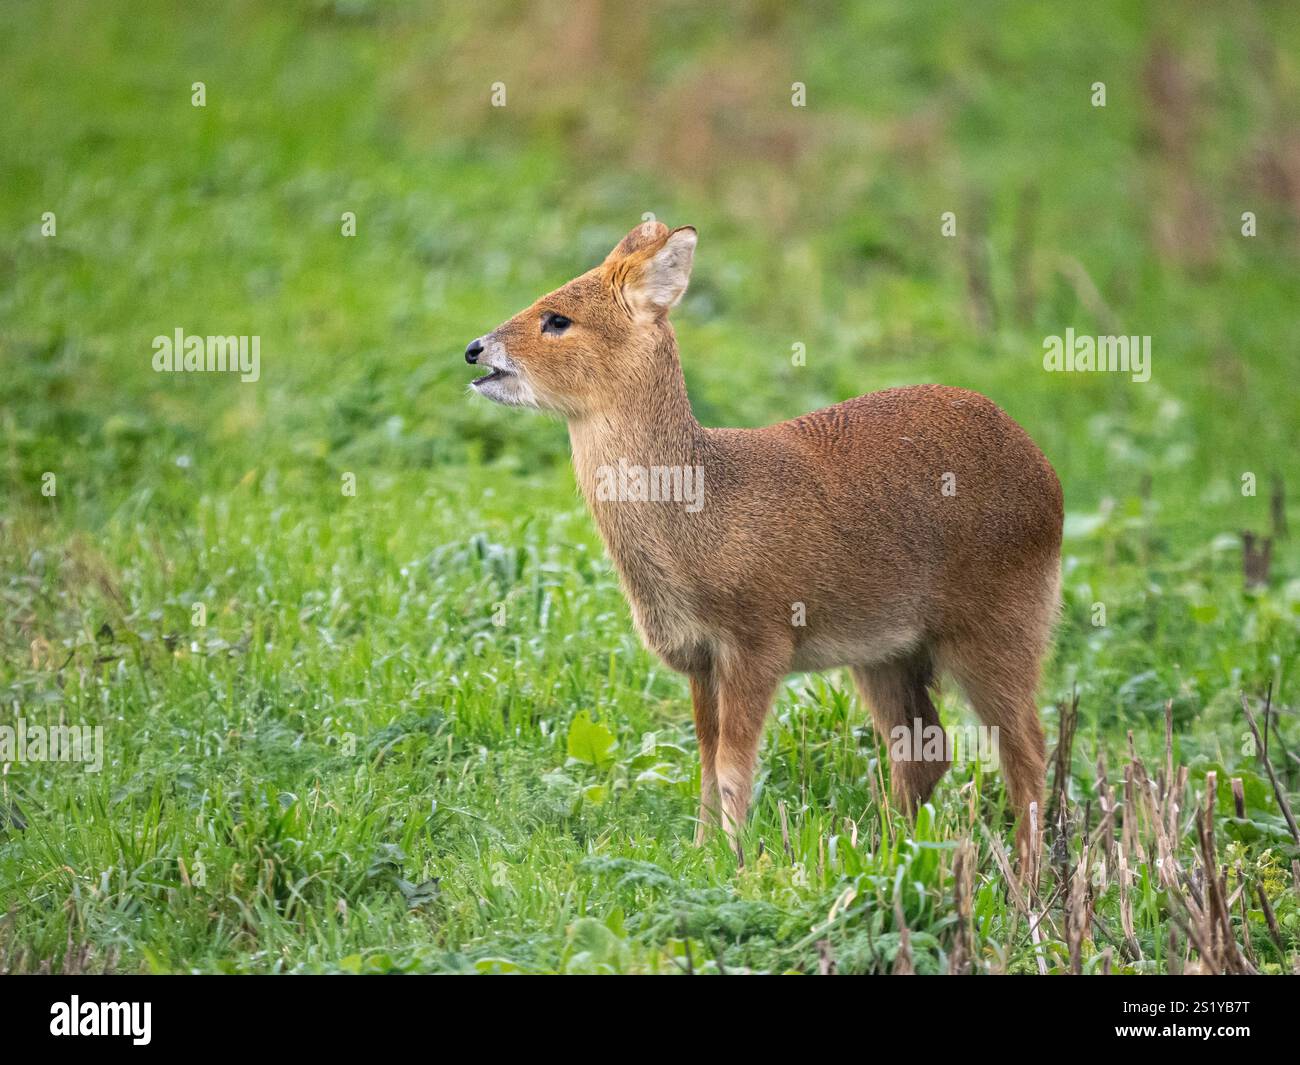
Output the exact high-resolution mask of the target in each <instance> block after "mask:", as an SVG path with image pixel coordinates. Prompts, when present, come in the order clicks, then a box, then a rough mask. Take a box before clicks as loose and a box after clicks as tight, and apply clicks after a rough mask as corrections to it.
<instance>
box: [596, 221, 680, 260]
mask: <svg viewBox="0 0 1300 1065" xmlns="http://www.w3.org/2000/svg"><path fill="white" fill-rule="evenodd" d="M667 236H668V227H667V226H666V225H664V224H663V223H662V222H656V221H655V220H654V219H651V220H650V221H648V222H642V223H641V224H640V225H639V226H637V227H636V228H635V229H633V230H632V232H631V233H629V234H628V235H627V236H626V237H624V238H623V239H622V240H620V241H619V242H618V244H616V245H615V246H614V250H613V251H612V252H610V253H609V254H608V255H607V256H605V263H606V265H609V264H610V263H615V262H617V261H618V260H620V259H626V258H628V257H629V256H632V255H635V254H636V253H637V252H639V251H644V250H645V249H646V248H652V247H655V246H656V245H658V244H660V243H662V242H663V239H664V238H665V237H667Z"/></svg>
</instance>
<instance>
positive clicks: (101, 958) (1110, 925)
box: [0, 0, 1300, 973]
mask: <svg viewBox="0 0 1300 1065" xmlns="http://www.w3.org/2000/svg"><path fill="white" fill-rule="evenodd" d="M1297 57H1300V15H1297V13H1296V11H1295V10H1294V9H1289V8H1287V7H1286V6H1284V5H1272V4H1266V3H1247V4H1231V5H1229V4H1203V5H1200V6H1198V7H1197V8H1195V9H1191V8H1185V7H1178V8H1169V7H1167V6H1162V5H1158V4H1154V3H1150V4H1148V3H1139V2H1119V0H1106V2H1102V3H1098V4H1094V5H1089V6H1088V7H1087V8H1086V9H1084V8H1078V9H1074V8H1068V7H1065V6H1062V5H1048V4H1037V3H1015V4H1007V5H992V4H986V3H957V2H947V0H945V2H940V3H935V4H927V5H924V6H921V5H912V4H907V3H903V2H901V0H890V2H885V3H880V4H872V5H862V4H855V3H848V2H843V3H841V2H834V0H818V2H815V3H811V4H807V5H800V6H799V7H798V8H797V9H796V8H795V7H793V6H791V5H785V4H781V3H776V2H772V0H746V2H738V3H735V4H732V5H718V6H714V5H709V6H704V5H688V4H685V3H679V2H675V0H647V2H642V3H637V4H632V3H627V4H622V3H616V2H613V0H582V2H579V3H576V4H572V5H542V4H538V5H526V4H520V3H506V2H489V3H482V4H474V5H453V4H445V5H444V4H433V3H416V2H412V3H405V2H391V3H387V2H380V0H332V2H331V0H292V2H288V3H282V4H276V5H266V4H255V3H252V2H227V3H222V4H216V5H210V6H208V5H205V6H204V8H203V10H202V12H201V13H200V12H199V11H197V10H187V9H186V5H174V4H167V3H163V2H161V0H145V2H142V3H135V4H129V5H128V4H126V3H125V2H120V0H105V2H100V3H68V4H54V3H49V2H43V0H32V2H21V3H10V4H6V5H3V6H0V87H2V88H3V96H4V99H5V101H6V106H5V107H3V108H0V189H3V193H2V194H0V726H6V725H7V726H11V727H14V726H16V723H17V721H18V720H19V719H21V720H22V721H23V722H24V724H25V726H34V725H35V726H41V727H49V726H52V725H56V724H78V725H83V724H84V725H86V726H89V727H91V728H92V729H93V728H95V727H99V728H101V729H102V742H103V765H102V767H100V769H99V771H97V772H87V771H86V767H85V766H84V765H79V764H76V763H71V762H57V761H39V760H37V761H29V760H27V759H26V758H23V757H20V756H19V755H18V753H17V752H14V751H11V757H9V758H0V762H3V764H2V765H0V769H2V770H3V773H2V775H0V971H17V972H34V971H53V972H79V971H94V972H98V971H104V970H108V971H115V972H192V971H199V972H230V973H249V972H258V973H261V972H340V971H341V972H458V973H459V972H464V973H473V972H583V973H589V972H601V973H603V972H615V973H628V972H663V973H675V972H696V973H700V972H739V971H754V972H809V973H816V972H829V971H834V972H841V973H851V972H909V971H915V972H920V973H937V972H950V971H952V972H980V973H1000V972H1068V971H1080V972H1087V973H1105V972H1109V973H1152V972H1168V971H1174V972H1181V971H1198V970H1212V971H1251V970H1253V971H1260V972H1265V973H1290V972H1293V971H1295V970H1296V968H1297V965H1300V875H1298V874H1297V865H1296V862H1297V859H1300V838H1297V836H1296V834H1295V829H1294V824H1293V823H1289V822H1288V817H1287V813H1286V811H1285V809H1284V808H1283V805H1282V803H1281V802H1280V801H1279V794H1280V795H1281V796H1283V797H1286V798H1287V799H1288V801H1289V804H1290V807H1291V808H1292V809H1295V808H1300V722H1297V707H1298V706H1300V688H1297V684H1298V683H1300V679H1298V678H1297V667H1298V666H1300V546H1298V537H1300V533H1298V532H1297V529H1300V502H1298V501H1300V471H1298V470H1297V466H1296V462H1295V456H1296V448H1297V441H1300V403H1297V401H1296V386H1297V382H1300V315H1297V308H1300V268H1298V267H1300V59H1297ZM1099 84H1100V85H1101V86H1102V87H1103V90H1102V91H1103V93H1104V106H1103V105H1102V104H1101V103H1099V102H1098V90H1097V86H1098V85H1099ZM200 86H201V89H200ZM796 86H802V87H803V95H802V98H801V99H798V100H797V103H796V98H797V97H798V90H797V88H796ZM498 103H499V104H501V106H497V104H498ZM647 212H651V213H653V214H654V215H655V216H656V217H658V218H660V219H662V220H663V221H665V222H667V223H668V224H669V225H683V224H690V225H694V226H696V227H697V228H698V230H699V233H700V245H699V250H698V252H697V254H696V263H695V270H694V274H693V277H692V283H691V289H690V291H689V293H688V295H687V297H686V299H685V300H684V302H683V304H682V305H681V306H680V307H679V308H678V309H677V310H676V311H675V312H674V322H675V327H676V330H677V335H678V339H679V342H680V346H681V351H682V362H683V367H684V371H685V374H686V379H687V383H688V387H689V389H690V393H691V397H692V401H693V404H694V409H695V413H696V415H697V417H698V418H699V419H700V421H701V422H703V423H704V424H705V425H715V426H716V425H736V426H752V425H761V424H765V423H768V422H772V421H776V420H780V419H783V418H787V417H792V416H794V415H796V414H800V413H803V412H804V411H807V410H811V409H813V408H815V407H818V406H823V405H826V404H829V403H833V402H837V401H839V400H842V399H846V398H848V397H850V396H854V395H857V394H860V393H862V392H867V391H871V390H874V389H878V388H885V387H890V386H894V385H901V384H912V383H920V382H930V381H934V382H942V383H945V384H950V385H959V386H962V387H966V388H972V389H975V390H977V391H980V392H982V393H984V394H985V395H987V396H989V397H990V398H992V399H993V400H994V401H995V402H997V403H998V404H999V405H1001V406H1002V407H1003V408H1004V409H1006V410H1007V411H1008V412H1009V413H1010V414H1011V415H1012V416H1013V417H1014V418H1015V419H1016V420H1017V421H1019V422H1020V423H1021V424H1022V425H1023V426H1025V428H1026V429H1027V430H1028V431H1029V433H1030V434H1031V435H1032V436H1033V437H1034V439H1035V440H1036V441H1037V443H1038V444H1039V446H1040V447H1041V448H1042V449H1043V451H1044V452H1045V453H1046V455H1047V456H1048V457H1049V459H1050V460H1051V461H1052V463H1053V464H1054V466H1055V468H1056V470H1057V472H1058V474H1059V475H1060V479H1061V481H1062V484H1063V486H1064V490H1065V501H1066V511H1067V516H1066V525H1065V536H1066V539H1065V547H1064V552H1063V555H1064V557H1063V608H1062V617H1061V622H1060V625H1059V627H1058V630H1057V638H1056V646H1055V651H1054V654H1053V657H1052V660H1051V664H1050V666H1049V668H1048V670H1047V673H1046V676H1045V678H1044V681H1043V685H1042V688H1041V691H1040V700H1041V703H1042V707H1043V716H1044V720H1045V722H1046V725H1047V730H1048V735H1049V751H1055V752H1057V757H1056V758H1055V761H1054V763H1053V768H1052V770H1051V771H1050V775H1049V788H1050V791H1051V794H1052V799H1051V800H1050V802H1049V808H1048V810H1047V811H1045V815H1047V816H1048V817H1049V829H1048V833H1047V846H1046V849H1045V851H1044V853H1043V855H1042V857H1041V868H1040V870H1039V873H1038V876H1037V879H1036V882H1033V883H1024V884H1022V883H1020V882H1019V881H1018V880H1017V878H1015V877H1012V876H1009V875H1008V872H1009V870H1008V868H1007V864H1006V863H1007V862H1008V860H1009V855H1008V853H1007V852H1008V850H1009V848H1010V840H1011V838H1012V834H1013V828H1012V825H1011V823H1010V820H1009V815H1008V813H1007V810H1006V803H1005V798H1004V794H1003V789H1002V784H1001V781H1000V780H999V778H998V776H997V774H996V773H986V772H984V771H983V770H982V769H981V768H980V767H979V766H978V765H968V766H965V767H959V768H956V769H954V771H953V772H952V773H951V774H950V775H949V777H948V778H946V779H945V781H944V782H943V783H942V784H941V785H940V787H939V789H938V790H937V792H936V793H935V797H934V800H933V801H932V803H931V804H930V806H928V807H927V808H926V809H924V810H923V811H922V812H921V814H920V816H919V817H918V818H917V820H916V821H915V822H911V821H909V820H907V819H906V818H904V817H903V816H902V814H901V813H899V812H898V811H897V810H895V809H893V808H892V806H891V804H890V803H889V801H888V798H887V796H888V759H887V757H886V754H885V747H884V745H883V743H882V742H881V741H880V739H879V738H878V737H876V736H875V734H874V733H873V731H872V729H871V726H870V723H869V720H868V717H867V714H866V711H865V709H864V708H863V707H862V706H861V705H860V704H859V702H858V699H857V696H856V694H855V693H854V691H853V688H852V684H851V683H850V680H849V678H848V676H847V675H842V674H840V673H829V674H825V675H819V676H801V677H794V678H791V679H790V680H789V681H788V682H787V684H786V685H785V686H784V687H783V688H782V690H781V692H780V694H779V696H778V700H777V706H776V711H775V713H774V715H773V718H772V720H771V721H770V722H769V725H768V731H767V736H766V739H765V741H764V745H763V748H762V753H761V760H762V776H761V780H760V786H759V789H758V791H757V794H756V802H755V805H754V810H753V814H752V817H751V821H750V823H749V824H748V825H747V826H746V828H745V833H744V835H745V844H746V853H747V855H748V856H749V861H747V863H746V865H745V867H744V868H743V869H741V868H738V867H737V863H736V860H735V858H734V856H733V855H732V854H731V852H730V851H729V849H728V847H727V845H726V841H725V839H723V838H720V837H719V838H714V839H713V840H711V841H709V842H708V843H706V844H705V845H704V846H702V847H699V848H697V847H694V846H693V845H692V837H693V834H694V827H695V826H694V823H693V818H694V815H695V810H696V795H697V788H698V778H699V771H698V764H697V760H696V747H695V739H694V734H693V726H692V724H691V711H690V702H689V696H688V693H687V686H686V683H685V681H684V680H683V679H682V678H680V677H679V676H677V675H676V674H674V673H672V672H671V671H669V670H667V669H666V668H665V667H664V666H663V665H662V664H660V663H659V662H658V661H657V660H656V659H655V658H654V657H653V656H652V655H651V654H649V653H648V652H647V651H646V650H645V649H643V648H642V647H641V645H640V643H639V641H638V639H637V637H636V634H635V632H634V631H633V628H632V624H631V620H630V616H629V612H628V608H627V606H626V603H625V601H624V599H623V597H622V595H621V594H620V591H619V588H618V584H617V580H616V577H615V575H614V573H613V571H612V569H611V566H610V564H609V562H608V560H607V559H606V557H605V555H604V552H603V549H602V546H601V544H600V541H599V538H598V536H597V534H596V530H595V528H594V526H593V524H592V522H591V520H590V518H589V517H588V515H587V513H586V510H585V508H584V506H583V503H582V500H581V498H580V497H579V495H578V493H577V491H576V488H575V485H574V480H573V474H572V471H571V469H570V466H569V461H568V440H567V436H566V434H565V431H564V427H563V425H562V423H560V422H558V421H555V420H552V419H549V418H546V417H540V416H532V415H525V414H524V413H523V412H519V411H512V410H505V409H502V408H498V407H494V406H492V405H491V404H489V403H487V402H485V401H483V400H481V399H478V398H476V397H474V396H472V395H470V394H469V393H468V391H467V388H466V386H467V383H468V381H469V380H470V378H471V377H472V376H473V374H472V372H471V371H470V370H469V368H467V367H466V366H465V363H464V359H463V356H462V352H463V349H464V347H465V344H466V343H467V342H468V341H469V340H470V339H472V338H474V337H476V336H478V335H480V334H482V333H484V332H485V331H487V330H488V329H490V328H492V327H493V326H494V325H496V324H497V323H499V322H500V321H502V320H504V319H505V318H507V317H509V316H510V315H512V314H514V313H515V312H516V311H518V310H519V309H520V308H521V307H524V306H526V305H528V304H529V303H530V302H531V301H532V300H533V299H535V298H536V297H537V296H538V295H540V294H541V293H543V292H545V291H547V290H549V289H551V288H553V287H555V286H557V285H559V284H561V283H563V282H564V281H566V280H568V279H569V278H570V277H572V276H574V275H576V274H578V273H580V272H582V271H584V270H586V269H588V268H589V267H591V266H592V265H594V264H595V263H597V262H599V261H600V260H601V259H602V258H603V257H604V255H605V254H606V253H607V252H608V251H609V249H610V248H611V247H613V245H614V244H615V243H616V242H617V241H618V240H619V238H620V237H621V236H622V235H623V234H624V233H626V232H627V231H628V230H629V229H630V228H632V226H634V225H636V224H637V223H638V222H639V221H640V220H641V219H642V217H643V215H645V214H646V213H647ZM949 213H950V214H951V219H950V220H947V219H946V217H945V216H946V215H948V214H949ZM1247 215H1248V216H1249V220H1247V218H1246V217H1245V216H1247ZM349 218H350V219H351V221H349ZM177 329H181V330H183V331H184V332H185V333H187V334H192V335H200V336H203V335H208V334H216V335H223V336H224V335H234V336H256V337H258V338H259V339H260V349H259V350H260V373H259V376H258V379H257V380H256V381H248V382H244V381H241V380H240V379H239V376H238V375H235V374H230V373H224V374H223V373H159V372H157V371H155V369H154V366H153V356H154V348H153V343H154V338H155V337H158V336H172V335H173V334H174V332H175V330H177ZM1067 329H1073V330H1074V331H1075V332H1076V333H1078V334H1088V335H1111V334H1115V335H1134V336H1148V337H1150V338H1151V364H1150V378H1149V380H1146V381H1135V380H1133V379H1132V375H1129V374H1119V373H1103V372H1083V371H1079V372H1048V371H1047V370H1045V369H1044V365H1043V354H1044V342H1045V338H1049V337H1053V336H1061V335H1064V334H1065V332H1066V330H1067ZM1288 526H1289V527H1290V531H1289V534H1288ZM1247 533H1249V534H1250V538H1249V539H1250V540H1251V543H1252V544H1253V545H1254V546H1252V547H1251V548H1250V550H1249V551H1248V550H1247V539H1248V537H1247V536H1246V535H1245V534H1247ZM1264 540H1268V541H1269V548H1270V551H1271V555H1270V558H1269V560H1268V563H1267V564H1264V562H1263V561H1262V560H1257V559H1255V557H1254V556H1255V553H1256V551H1257V550H1258V549H1259V548H1258V545H1259V543H1261V542H1262V541H1264ZM1248 555H1249V556H1250V561H1251V566H1252V580H1251V581H1250V582H1247V580H1246V563H1247V556H1248ZM1243 699H1244V704H1245V708H1246V709H1249V711H1250V713H1251V714H1252V715H1253V717H1254V719H1255V721H1256V723H1257V725H1258V727H1259V729H1260V734H1261V736H1260V739H1261V740H1263V739H1265V738H1266V740H1267V743H1264V742H1260V741H1257V739H1256V736H1255V734H1254V733H1253V732H1252V728H1251V724H1250V721H1249V720H1248V718H1247V714H1246V711H1245V709H1243ZM941 709H942V714H943V718H944V721H945V722H946V723H947V724H948V725H950V726H952V727H954V728H956V727H958V726H960V725H962V724H964V723H969V722H970V721H971V718H970V714H969V710H968V709H967V708H966V706H965V704H964V703H963V701H962V700H961V699H960V697H959V696H958V695H957V693H956V692H955V691H947V692H945V694H944V697H943V704H942V708H941ZM1265 748H1266V749H1265ZM1270 771H1271V772H1272V774H1273V775H1274V776H1275V777H1276V779H1277V784H1276V787H1275V786H1274V783H1273V781H1272V780H1271V779H1270Z"/></svg>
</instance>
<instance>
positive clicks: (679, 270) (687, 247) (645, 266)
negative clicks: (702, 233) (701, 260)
mask: <svg viewBox="0 0 1300 1065" xmlns="http://www.w3.org/2000/svg"><path fill="white" fill-rule="evenodd" d="M697 239H698V237H697V235H696V233H695V229H694V227H693V226H682V227H681V228H679V229H674V230H673V231H672V232H671V233H669V234H668V235H667V237H666V238H665V239H664V240H663V241H662V243H660V244H659V246H658V247H655V246H653V245H652V246H650V247H648V248H645V249H642V250H641V251H639V252H637V253H635V254H634V255H633V256H632V258H631V260H630V261H629V262H628V263H627V269H626V270H625V271H622V273H623V275H624V276H623V278H622V287H623V298H624V300H625V301H626V303H627V305H628V307H629V308H631V310H632V311H633V312H634V313H637V314H645V315H651V316H659V315H662V314H666V313H668V310H669V309H670V308H672V307H675V306H677V304H678V302H679V301H680V300H681V298H682V297H683V296H684V295H686V286H687V285H688V284H690V280H691V266H692V265H693V264H694V262H695V243H696V241H697Z"/></svg>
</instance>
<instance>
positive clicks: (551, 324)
mask: <svg viewBox="0 0 1300 1065" xmlns="http://www.w3.org/2000/svg"><path fill="white" fill-rule="evenodd" d="M571 325H573V322H572V321H570V320H569V319H568V318H566V317H564V315H562V314H548V315H547V316H546V317H545V318H543V319H542V332H543V333H552V334H554V335H555V336H559V335H560V334H561V333H563V332H564V331H565V330H566V329H568V328H569V326H571Z"/></svg>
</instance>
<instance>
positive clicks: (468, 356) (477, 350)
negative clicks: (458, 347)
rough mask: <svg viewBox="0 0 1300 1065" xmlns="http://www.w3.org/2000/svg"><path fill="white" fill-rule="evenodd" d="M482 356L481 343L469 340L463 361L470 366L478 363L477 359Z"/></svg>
mask: <svg viewBox="0 0 1300 1065" xmlns="http://www.w3.org/2000/svg"><path fill="white" fill-rule="evenodd" d="M482 354H483V341H481V340H471V341H470V342H469V347H467V348H466V349H465V361H466V362H467V363H469V364H470V365H473V364H474V363H476V362H478V357H479V356H480V355H482Z"/></svg>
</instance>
